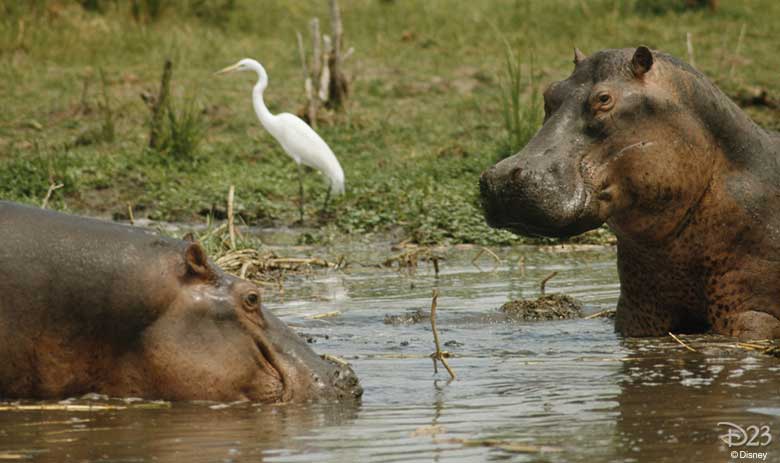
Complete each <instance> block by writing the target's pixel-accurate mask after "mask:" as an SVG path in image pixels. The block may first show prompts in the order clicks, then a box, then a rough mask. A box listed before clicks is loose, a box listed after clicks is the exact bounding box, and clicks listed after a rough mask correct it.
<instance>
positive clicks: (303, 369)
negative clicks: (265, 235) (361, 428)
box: [0, 201, 362, 403]
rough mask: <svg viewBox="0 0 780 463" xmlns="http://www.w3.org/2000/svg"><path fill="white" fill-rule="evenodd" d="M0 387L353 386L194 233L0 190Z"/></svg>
mask: <svg viewBox="0 0 780 463" xmlns="http://www.w3.org/2000/svg"><path fill="white" fill-rule="evenodd" d="M0 359H2V362H0V398H35V399H58V398H63V397H71V396H75V395H81V394H85V393H90V392H95V393H99V394H106V395H109V396H112V397H128V396H132V397H142V398H149V399H166V400H177V401H178V400H213V401H233V400H250V401H254V402H263V403H276V402H300V401H309V400H312V399H322V400H333V401H338V400H341V399H345V400H346V399H354V398H358V397H360V395H361V393H362V389H361V387H360V385H359V383H358V381H357V377H356V376H355V374H354V373H353V372H352V370H351V369H349V368H348V367H347V366H345V365H341V364H336V363H335V362H331V361H326V360H323V359H322V358H320V357H319V356H318V355H316V354H315V353H314V352H313V351H312V350H311V349H310V348H309V347H308V345H307V344H306V343H305V342H304V341H303V339H301V338H300V337H299V336H298V335H297V334H296V333H295V332H293V331H292V330H291V329H290V328H288V327H287V326H286V325H285V324H284V323H283V322H282V321H280V320H279V319H278V318H276V317H275V316H273V315H272V314H271V313H270V312H269V311H268V310H267V309H266V308H264V307H263V305H262V302H261V294H260V290H259V289H258V287H257V286H255V285H254V284H253V283H250V282H248V281H246V280H242V279H240V278H236V277H234V276H231V275H228V274H225V273H224V272H223V271H222V270H221V269H220V268H219V267H217V266H216V265H215V264H214V263H213V262H212V261H211V260H209V258H208V257H207V255H206V253H205V251H204V249H203V248H202V247H201V245H200V244H198V243H194V242H189V241H182V240H177V239H172V238H166V237H161V236H158V235H157V234H155V233H153V232H151V231H148V230H144V229H141V228H136V227H130V226H126V225H120V224H115V223H110V222H105V221H101V220H95V219H86V218H81V217H76V216H72V215H67V214H63V213H58V212H52V211H49V210H43V209H38V208H33V207H29V206H23V205H19V204H15V203H11V202H3V201H0Z"/></svg>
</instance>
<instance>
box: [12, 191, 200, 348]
mask: <svg viewBox="0 0 780 463" xmlns="http://www.w3.org/2000/svg"><path fill="white" fill-rule="evenodd" d="M186 245H187V244H186V243H185V242H183V241H179V240H174V239H169V238H163V237H160V236H158V235H156V234H154V233H152V232H149V231H146V230H143V229H139V228H133V227H128V226H123V225H119V224H114V223H110V222H104V221H100V220H94V219H86V218H81V217H76V216H70V215H66V214H61V213H57V212H52V211H47V210H42V209H38V208H33V207H28V206H22V205H18V204H14V203H9V202H2V201H0V334H8V335H12V336H22V337H25V338H27V339H33V338H34V337H35V336H36V334H38V333H42V332H49V333H51V332H57V333H60V334H61V335H62V336H64V338H65V339H67V338H70V337H74V336H77V337H84V336H89V337H106V336H109V337H110V339H111V341H112V342H115V343H122V342H126V341H131V340H132V338H133V337H134V336H136V335H137V334H138V333H139V332H140V331H141V330H142V328H143V327H144V326H146V325H148V324H149V323H151V322H152V321H153V320H155V319H156V317H157V316H158V315H159V313H154V312H155V309H159V308H162V307H165V306H166V305H167V302H170V300H172V298H173V297H175V291H176V287H175V282H176V272H177V271H179V270H180V269H178V266H177V259H179V260H181V258H180V257H179V256H180V255H181V254H182V250H183V249H184V248H185V247H186ZM150 308H151V310H150Z"/></svg>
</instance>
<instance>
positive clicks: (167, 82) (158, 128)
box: [149, 59, 173, 148]
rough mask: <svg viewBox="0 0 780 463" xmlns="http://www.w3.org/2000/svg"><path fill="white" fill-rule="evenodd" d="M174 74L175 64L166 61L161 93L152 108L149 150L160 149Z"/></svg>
mask: <svg viewBox="0 0 780 463" xmlns="http://www.w3.org/2000/svg"><path fill="white" fill-rule="evenodd" d="M172 73H173V63H172V62H171V60H169V59H166V60H165V66H164V67H163V75H162V80H161V81H160V93H159V94H158V95H157V99H156V100H155V102H154V105H153V106H152V126H151V128H150V129H149V148H159V143H160V134H161V133H162V120H163V113H164V112H165V109H166V104H167V102H168V92H169V90H170V86H171V74H172Z"/></svg>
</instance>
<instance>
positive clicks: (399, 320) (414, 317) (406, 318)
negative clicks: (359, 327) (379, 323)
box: [384, 309, 431, 325]
mask: <svg viewBox="0 0 780 463" xmlns="http://www.w3.org/2000/svg"><path fill="white" fill-rule="evenodd" d="M430 319H431V313H430V312H426V311H424V310H422V309H414V310H407V311H406V312H405V313H402V314H399V315H391V314H385V320H384V322H385V325H414V324H416V323H420V322H424V321H428V320H430Z"/></svg>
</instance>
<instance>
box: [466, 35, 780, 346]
mask: <svg viewBox="0 0 780 463" xmlns="http://www.w3.org/2000/svg"><path fill="white" fill-rule="evenodd" d="M544 103H545V117H544V124H543V126H542V127H541V129H540V130H539V132H537V134H536V135H535V136H534V137H533V139H531V141H530V142H529V143H528V144H527V145H526V146H525V147H524V148H523V150H522V151H520V152H519V153H518V154H516V155H514V156H512V157H509V158H507V159H505V160H503V161H501V162H499V163H498V164H496V165H495V166H493V167H492V168H490V169H488V170H487V171H486V172H484V173H483V174H482V177H481V179H480V188H481V193H482V199H483V204H484V209H485V216H486V218H487V221H488V223H489V224H490V225H492V226H494V227H501V228H507V229H509V230H512V231H514V232H516V233H520V234H525V235H543V236H553V237H567V236H572V235H576V234H578V233H582V232H584V231H586V230H590V229H593V228H596V227H598V226H600V225H601V224H602V223H604V222H606V223H607V224H609V226H610V227H611V228H612V230H613V231H614V232H615V235H616V236H617V240H618V245H617V246H618V271H619V275H620V283H621V292H620V300H619V301H618V308H617V314H616V317H615V327H616V329H617V331H618V332H620V333H622V334H624V335H627V336H659V335H665V334H666V333H667V332H669V331H673V332H683V333H686V332H705V331H714V332H716V333H721V334H725V335H731V336H739V337H742V338H776V337H780V321H779V320H778V319H779V318H780V134H778V133H775V132H771V131H768V130H765V129H763V128H761V127H759V126H758V125H756V124H755V123H754V122H752V121H751V120H750V118H748V116H747V115H746V114H745V113H744V112H742V110H740V108H739V107H737V105H735V104H734V103H733V102H732V101H731V100H729V98H728V97H726V95H724V94H723V93H722V92H721V91H720V90H718V88H717V87H715V85H713V84H712V83H711V82H710V81H709V80H707V79H706V78H705V77H704V76H703V75H702V74H700V73H699V72H698V71H696V70H695V69H693V68H692V67H691V66H689V65H687V64H685V63H683V62H681V61H679V60H677V59H675V58H674V57H672V56H669V55H666V54H663V53H659V52H655V51H651V50H649V49H648V48H646V47H639V48H636V49H623V50H604V51H600V52H598V53H595V54H594V55H592V56H590V57H585V56H584V55H583V54H582V53H580V52H576V53H575V68H574V72H573V73H572V75H571V76H569V78H568V79H566V80H564V81H561V82H555V83H553V84H552V85H550V87H549V88H548V89H547V90H546V91H545V92H544Z"/></svg>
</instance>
